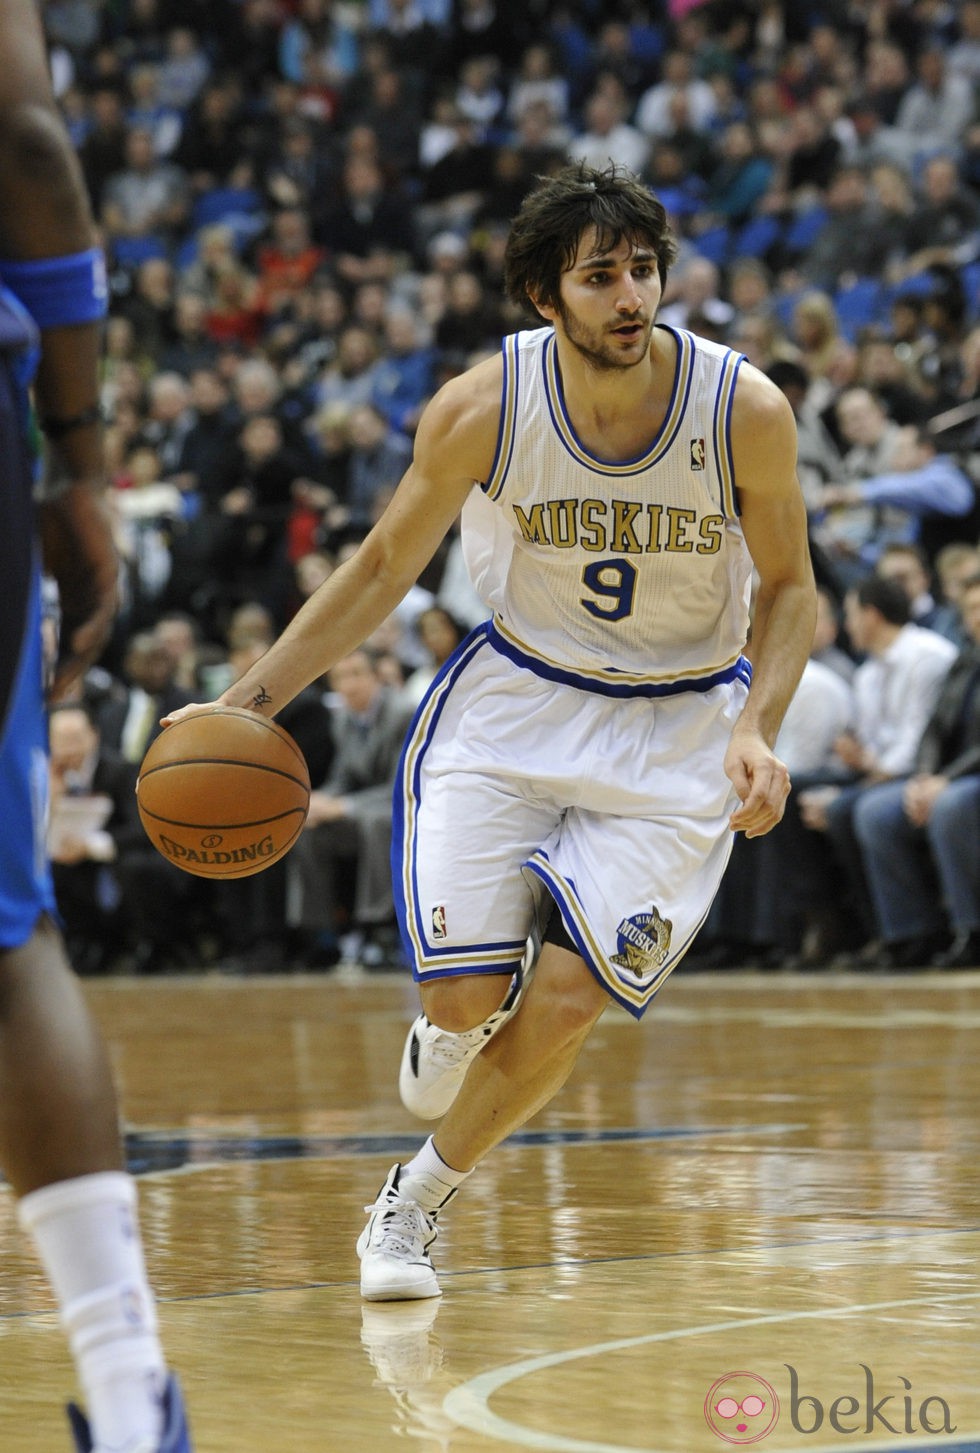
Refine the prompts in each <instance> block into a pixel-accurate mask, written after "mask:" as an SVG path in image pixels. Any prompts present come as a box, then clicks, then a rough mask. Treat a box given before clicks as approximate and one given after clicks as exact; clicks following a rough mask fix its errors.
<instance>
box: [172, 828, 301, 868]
mask: <svg viewBox="0 0 980 1453" xmlns="http://www.w3.org/2000/svg"><path fill="white" fill-rule="evenodd" d="M157 841H158V842H159V845H160V851H161V852H162V853H163V854H164V855H165V857H168V858H171V859H172V860H173V861H174V862H175V863H181V864H185V865H186V864H190V863H199V864H201V865H202V866H217V865H219V864H223V863H256V862H258V861H259V860H260V859H261V858H271V857H272V856H273V855H274V853H275V851H276V845H275V843H274V842H273V840H272V837H271V836H270V835H269V834H266V836H265V837H262V838H259V839H258V841H257V842H254V843H242V844H240V845H239V846H238V847H235V848H223V847H222V846H221V844H222V843H223V842H224V838H223V837H222V836H221V834H220V833H217V832H212V833H208V835H207V837H203V838H202V839H201V846H200V848H192V847H189V846H188V845H187V844H186V843H175V842H174V840H173V838H169V837H167V835H166V834H165V833H160V835H159V837H158V839H157Z"/></svg>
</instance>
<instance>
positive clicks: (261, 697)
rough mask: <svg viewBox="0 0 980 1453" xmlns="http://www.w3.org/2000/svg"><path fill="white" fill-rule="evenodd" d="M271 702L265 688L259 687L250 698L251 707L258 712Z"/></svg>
mask: <svg viewBox="0 0 980 1453" xmlns="http://www.w3.org/2000/svg"><path fill="white" fill-rule="evenodd" d="M271 700H272V697H271V696H270V695H269V693H268V692H267V691H266V689H265V687H264V686H260V687H259V689H258V691H257V692H256V693H255V695H254V696H253V697H252V706H253V707H254V708H255V710H256V711H258V709H259V707H260V706H268V705H269V702H270V701H271Z"/></svg>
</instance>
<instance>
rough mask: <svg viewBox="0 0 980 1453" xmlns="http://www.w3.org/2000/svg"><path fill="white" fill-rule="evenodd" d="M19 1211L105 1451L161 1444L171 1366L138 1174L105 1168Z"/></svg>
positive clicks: (42, 1193) (34, 1197)
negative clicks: (160, 1327)
mask: <svg viewBox="0 0 980 1453" xmlns="http://www.w3.org/2000/svg"><path fill="white" fill-rule="evenodd" d="M18 1215H19V1218H20V1223H21V1225H22V1226H23V1228H24V1230H25V1231H27V1232H28V1234H29V1235H30V1236H31V1237H32V1238H33V1240H34V1244H35V1246H36V1247H37V1252H38V1255H39V1257H40V1259H41V1263H42V1265H43V1266H44V1269H45V1271H46V1272H47V1275H48V1279H49V1281H50V1283H51V1287H52V1290H53V1291H54V1294H55V1297H56V1298H57V1301H58V1306H59V1309H60V1312H61V1321H62V1324H63V1326H64V1328H65V1330H66V1332H67V1334H68V1341H69V1345H70V1347H71V1351H72V1356H73V1357H74V1359H75V1366H76V1368H77V1370H78V1378H79V1382H80V1383H81V1386H82V1390H83V1392H84V1396H85V1401H86V1404H87V1410H88V1415H89V1420H90V1422H91V1425H92V1432H93V1435H94V1438H95V1445H96V1448H97V1449H98V1450H99V1453H103V1450H105V1453H110V1450H116V1449H118V1450H120V1453H123V1450H126V1449H129V1448H132V1447H136V1446H137V1445H138V1444H139V1443H140V1442H141V1441H152V1442H153V1443H154V1445H155V1444H156V1443H157V1442H159V1439H160V1434H161V1432H162V1425H163V1414H162V1396H163V1390H164V1385H165V1382H166V1367H165V1364H164V1359H163V1352H162V1350H161V1347H160V1339H159V1337H158V1336H157V1313H156V1303H155V1301H154V1298H153V1293H152V1292H151V1290H150V1287H149V1285H148V1283H147V1279H146V1268H145V1265H144V1261H143V1246H142V1242H141V1239H140V1232H139V1223H138V1220H137V1214H136V1186H135V1183H134V1182H133V1179H132V1177H131V1176H129V1175H126V1174H124V1173H123V1172H121V1171H106V1172H101V1173H99V1174H96V1175H88V1176H79V1177H78V1178H77V1179H73V1180H70V1181H59V1182H58V1183H57V1184H55V1185H52V1186H43V1187H42V1188H41V1190H38V1191H32V1192H31V1193H30V1194H29V1195H27V1196H24V1198H23V1199H22V1200H21V1202H20V1205H19V1207H18Z"/></svg>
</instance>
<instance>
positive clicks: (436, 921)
mask: <svg viewBox="0 0 980 1453" xmlns="http://www.w3.org/2000/svg"><path fill="white" fill-rule="evenodd" d="M432 937H433V938H445V937H446V910H445V907H444V906H443V904H441V903H440V904H439V905H438V906H437V907H435V908H433V910H432Z"/></svg>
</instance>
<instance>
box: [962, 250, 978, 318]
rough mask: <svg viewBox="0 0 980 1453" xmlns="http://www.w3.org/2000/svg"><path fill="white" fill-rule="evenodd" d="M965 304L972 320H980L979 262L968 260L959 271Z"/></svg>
mask: <svg viewBox="0 0 980 1453" xmlns="http://www.w3.org/2000/svg"><path fill="white" fill-rule="evenodd" d="M960 278H961V280H962V282H963V292H964V294H965V295H966V306H967V311H968V312H969V315H970V317H971V318H972V319H973V320H974V322H978V321H980V262H968V263H967V265H966V267H964V268H963V269H962V270H961V272H960Z"/></svg>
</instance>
